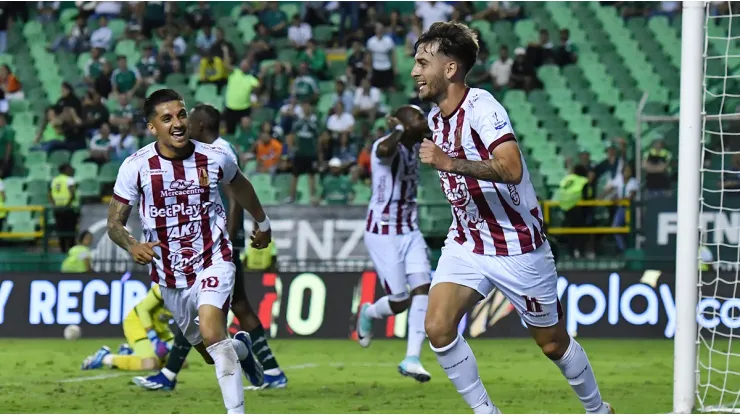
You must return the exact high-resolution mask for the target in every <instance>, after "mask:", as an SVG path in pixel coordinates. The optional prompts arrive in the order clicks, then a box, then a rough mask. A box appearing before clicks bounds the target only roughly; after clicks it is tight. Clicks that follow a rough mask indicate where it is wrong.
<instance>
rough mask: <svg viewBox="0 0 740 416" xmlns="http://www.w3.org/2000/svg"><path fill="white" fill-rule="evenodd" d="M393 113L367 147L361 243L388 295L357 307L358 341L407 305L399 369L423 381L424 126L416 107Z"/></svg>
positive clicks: (426, 274) (364, 342) (426, 278)
mask: <svg viewBox="0 0 740 416" xmlns="http://www.w3.org/2000/svg"><path fill="white" fill-rule="evenodd" d="M394 115H395V117H390V118H389V120H388V121H389V127H390V128H391V129H392V130H393V131H392V132H391V133H390V134H389V135H387V136H384V137H381V138H380V139H378V140H376V141H375V143H373V146H372V149H371V156H370V160H371V169H370V170H371V172H372V187H373V193H372V198H371V199H370V203H369V204H368V207H367V226H366V227H365V246H367V250H368V252H369V254H370V258H371V259H372V260H373V264H374V265H375V270H376V271H377V273H378V278H379V279H380V281H381V283H382V284H383V288H384V289H385V292H386V295H385V296H383V297H382V298H380V299H378V300H377V301H376V302H375V303H373V304H372V305H371V304H367V303H366V304H364V305H362V306H361V307H360V312H359V313H358V319H357V339H358V341H359V343H360V345H361V346H363V347H367V346H369V345H370V341H371V339H372V335H373V334H372V328H373V320H375V319H384V318H386V317H388V316H391V315H397V314H399V313H401V312H403V311H405V310H407V309H408V310H409V318H408V321H409V332H408V341H407V347H406V358H404V360H403V361H401V364H399V365H398V372H399V373H401V375H404V376H407V377H411V378H414V379H415V380H417V381H419V382H422V383H423V382H427V381H429V380H431V378H432V376H431V374H429V372H427V371H426V370H425V369H424V367H423V366H422V365H421V362H420V361H419V355H420V354H421V346H422V344H423V343H424V339H425V338H426V335H425V334H424V315H425V314H426V311H427V302H428V294H429V284H430V283H431V280H432V279H431V267H430V265H429V258H428V257H427V252H428V248H427V244H426V242H425V241H424V236H422V235H421V231H419V224H418V211H417V206H416V188H417V184H418V182H419V169H418V167H419V160H418V159H417V158H418V155H419V144H420V143H421V140H422V139H423V138H424V136H425V134H426V133H427V132H428V128H427V125H426V119H425V117H424V113H423V112H422V111H421V109H419V108H418V107H416V106H410V105H407V106H403V107H401V108H399V109H398V110H396V112H395V114H394Z"/></svg>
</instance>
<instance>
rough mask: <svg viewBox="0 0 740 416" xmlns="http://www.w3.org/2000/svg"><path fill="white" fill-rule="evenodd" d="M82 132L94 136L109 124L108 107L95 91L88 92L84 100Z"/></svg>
mask: <svg viewBox="0 0 740 416" xmlns="http://www.w3.org/2000/svg"><path fill="white" fill-rule="evenodd" d="M80 117H81V118H82V126H81V128H82V130H83V131H84V132H85V134H86V135H93V134H95V132H96V131H97V130H98V129H100V128H102V126H103V124H105V123H107V122H108V118H109V117H110V112H109V111H108V107H106V106H105V104H103V102H102V101H101V99H100V94H98V93H97V92H96V91H95V90H92V89H90V90H88V91H87V93H86V94H85V97H84V98H83V99H82V114H81V116H80Z"/></svg>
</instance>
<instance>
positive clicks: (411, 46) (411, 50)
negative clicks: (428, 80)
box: [405, 16, 424, 56]
mask: <svg viewBox="0 0 740 416" xmlns="http://www.w3.org/2000/svg"><path fill="white" fill-rule="evenodd" d="M422 32H424V30H423V29H422V26H421V19H419V16H413V17H412V18H411V29H410V30H409V31H408V33H406V40H405V44H406V54H407V55H409V56H414V55H415V54H416V41H417V40H419V36H421V34H422Z"/></svg>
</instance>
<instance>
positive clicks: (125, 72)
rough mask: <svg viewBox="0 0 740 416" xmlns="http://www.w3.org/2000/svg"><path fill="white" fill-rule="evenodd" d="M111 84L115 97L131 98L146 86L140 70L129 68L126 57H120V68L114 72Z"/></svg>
mask: <svg viewBox="0 0 740 416" xmlns="http://www.w3.org/2000/svg"><path fill="white" fill-rule="evenodd" d="M111 84H112V86H113V94H114V95H120V94H126V95H128V96H129V98H131V97H133V96H134V94H136V92H137V91H140V90H141V88H142V86H143V85H144V83H143V80H142V79H141V75H140V74H139V70H137V69H136V68H135V67H131V66H129V64H128V60H127V59H126V56H125V55H118V68H116V70H115V71H113V75H112V76H111Z"/></svg>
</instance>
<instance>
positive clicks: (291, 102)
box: [278, 95, 303, 134]
mask: <svg viewBox="0 0 740 416" xmlns="http://www.w3.org/2000/svg"><path fill="white" fill-rule="evenodd" d="M278 115H279V120H280V122H279V123H278V125H279V126H280V128H282V129H283V132H284V133H285V134H289V133H291V132H292V131H293V123H294V122H295V120H296V119H297V118H301V117H303V106H302V105H301V103H299V102H298V99H297V98H296V97H295V96H293V95H291V96H290V98H289V99H288V102H286V103H285V104H284V105H283V106H282V107H280V111H278Z"/></svg>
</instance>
